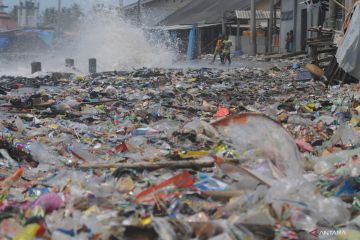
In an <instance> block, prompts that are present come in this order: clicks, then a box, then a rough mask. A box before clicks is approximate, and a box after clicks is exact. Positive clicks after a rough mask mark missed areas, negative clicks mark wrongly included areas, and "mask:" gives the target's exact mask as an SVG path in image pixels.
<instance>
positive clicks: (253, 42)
mask: <svg viewBox="0 0 360 240" xmlns="http://www.w3.org/2000/svg"><path fill="white" fill-rule="evenodd" d="M250 21H251V50H252V51H251V55H252V56H256V53H257V46H256V6H255V0H251V19H250Z"/></svg>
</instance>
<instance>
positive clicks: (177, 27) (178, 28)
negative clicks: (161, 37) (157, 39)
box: [149, 24, 220, 31]
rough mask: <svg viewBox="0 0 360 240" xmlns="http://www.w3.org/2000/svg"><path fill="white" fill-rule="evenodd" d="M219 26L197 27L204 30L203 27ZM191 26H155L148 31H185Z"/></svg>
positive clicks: (205, 25)
mask: <svg viewBox="0 0 360 240" xmlns="http://www.w3.org/2000/svg"><path fill="white" fill-rule="evenodd" d="M217 25H220V24H198V25H197V27H198V28H205V27H211V26H217ZM192 26H193V25H173V26H155V27H150V28H149V29H154V30H165V31H170V30H187V29H191V28H192Z"/></svg>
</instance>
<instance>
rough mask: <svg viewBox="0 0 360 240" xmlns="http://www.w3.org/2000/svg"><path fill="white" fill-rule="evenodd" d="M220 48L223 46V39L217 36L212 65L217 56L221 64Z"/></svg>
mask: <svg viewBox="0 0 360 240" xmlns="http://www.w3.org/2000/svg"><path fill="white" fill-rule="evenodd" d="M222 46H223V37H222V36H221V35H219V38H218V39H217V41H216V47H215V52H214V57H213V60H212V63H214V62H215V59H216V57H217V55H219V56H220V59H221V62H223V59H222Z"/></svg>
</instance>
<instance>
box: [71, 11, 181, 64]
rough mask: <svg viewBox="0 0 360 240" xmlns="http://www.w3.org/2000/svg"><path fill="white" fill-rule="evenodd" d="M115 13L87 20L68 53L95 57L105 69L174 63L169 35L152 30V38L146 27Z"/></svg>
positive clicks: (105, 13)
mask: <svg viewBox="0 0 360 240" xmlns="http://www.w3.org/2000/svg"><path fill="white" fill-rule="evenodd" d="M114 15H116V13H112V12H104V13H101V14H96V17H95V18H92V19H89V18H87V20H86V21H83V24H82V26H81V29H82V33H81V36H80V39H79V41H77V42H75V43H74V44H73V45H70V46H65V49H67V48H68V49H69V50H70V51H69V52H68V54H67V55H68V56H70V57H73V58H75V59H88V58H91V57H95V58H97V59H98V65H99V70H101V71H105V70H114V69H117V70H118V69H120V70H121V69H129V68H138V67H170V66H171V65H172V63H173V61H174V60H175V57H176V53H175V51H174V50H173V48H171V47H168V46H166V44H165V42H166V41H164V40H166V39H165V38H166V36H162V37H161V36H159V35H160V34H159V33H152V35H150V38H151V39H149V38H147V37H146V34H145V32H144V31H143V30H142V29H140V28H137V27H134V26H133V25H131V24H129V23H127V22H126V21H124V19H122V18H119V17H117V16H114ZM109 16H110V17H109ZM154 34H155V35H154ZM156 34H157V35H156ZM71 53H74V54H71Z"/></svg>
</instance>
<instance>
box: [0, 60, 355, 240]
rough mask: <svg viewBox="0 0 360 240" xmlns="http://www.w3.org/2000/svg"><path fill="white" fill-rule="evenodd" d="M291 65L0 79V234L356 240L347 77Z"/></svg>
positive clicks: (19, 238)
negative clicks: (332, 82) (306, 73)
mask: <svg viewBox="0 0 360 240" xmlns="http://www.w3.org/2000/svg"><path fill="white" fill-rule="evenodd" d="M299 67H300V66H299V65H297V64H294V65H292V66H289V67H283V68H278V67H274V68H271V69H268V70H263V69H259V68H237V69H205V68H203V69H145V68H144V69H138V70H133V71H121V72H105V73H99V74H93V75H89V76H76V75H73V74H48V75H44V76H38V77H36V78H22V77H10V76H3V77H1V78H0V112H1V115H0V131H1V135H0V166H1V170H0V179H1V182H0V238H1V239H16V240H28V239H34V238H36V239H55V240H56V239H59V240H60V239H61V240H63V239H132V240H143V239H146V240H151V239H164V240H167V239H174V240H175V239H211V240H218V239H219V240H220V239H221V240H223V239H229V240H230V239H231V240H232V239H314V238H319V239H331V238H333V239H360V231H359V228H360V217H359V211H360V174H359V173H360V157H359V156H360V115H359V112H360V86H359V85H344V86H341V87H340V86H331V87H327V86H325V85H323V84H321V83H319V82H315V81H313V80H311V79H307V78H305V79H304V78H299V79H297V80H294V79H295V78H296V76H297V75H299V73H301V71H302V70H301V69H299ZM330 237H331V238H330Z"/></svg>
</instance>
